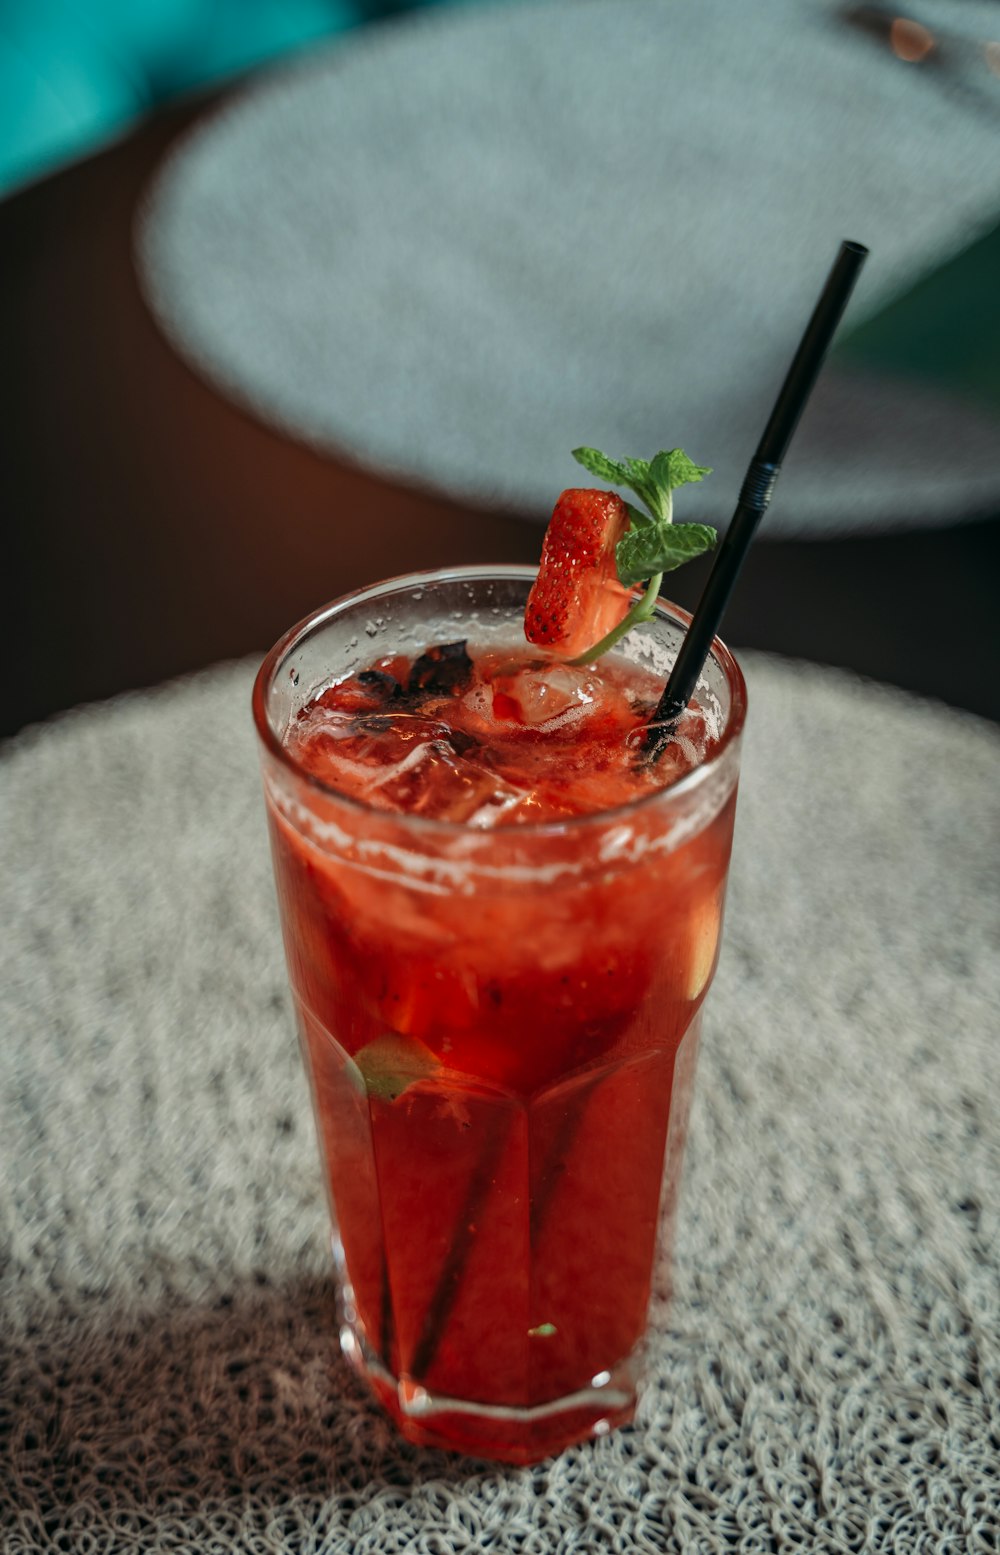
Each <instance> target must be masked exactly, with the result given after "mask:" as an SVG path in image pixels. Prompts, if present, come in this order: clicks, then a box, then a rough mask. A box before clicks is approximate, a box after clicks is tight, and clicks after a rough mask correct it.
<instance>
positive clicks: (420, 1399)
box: [340, 1323, 639, 1465]
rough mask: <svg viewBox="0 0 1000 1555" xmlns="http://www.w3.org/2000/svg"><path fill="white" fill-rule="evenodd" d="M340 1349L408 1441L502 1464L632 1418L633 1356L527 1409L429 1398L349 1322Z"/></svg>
mask: <svg viewBox="0 0 1000 1555" xmlns="http://www.w3.org/2000/svg"><path fill="white" fill-rule="evenodd" d="M340 1347H341V1349H342V1350H343V1352H344V1355H345V1356H346V1357H347V1359H348V1361H350V1363H351V1365H352V1366H353V1367H354V1369H355V1371H357V1372H358V1373H359V1374H360V1375H361V1376H362V1377H363V1378H364V1379H365V1381H366V1382H367V1383H368V1386H369V1387H370V1388H371V1390H372V1392H373V1393H374V1395H375V1397H376V1398H377V1399H378V1401H379V1403H380V1404H381V1405H382V1407H383V1408H384V1409H385V1410H386V1412H387V1413H388V1414H389V1415H390V1416H391V1418H392V1419H393V1421H394V1422H395V1424H396V1427H397V1428H398V1430H399V1431H400V1433H401V1434H402V1435H403V1436H405V1437H406V1439H407V1441H410V1442H414V1443H415V1444H416V1445H417V1446H420V1447H443V1448H445V1449H446V1450H448V1451H450V1452H461V1453H465V1454H466V1455H467V1456H469V1457H473V1458H475V1457H482V1458H490V1459H493V1460H494V1461H499V1462H501V1463H516V1464H521V1465H524V1464H529V1463H538V1462H540V1461H541V1460H542V1459H543V1458H549V1457H552V1456H553V1454H555V1453H558V1452H561V1451H562V1450H563V1448H564V1447H571V1446H572V1445H573V1444H574V1443H576V1442H584V1441H588V1440H590V1439H591V1438H592V1437H597V1436H607V1434H608V1432H609V1431H612V1430H614V1429H615V1428H616V1427H618V1426H620V1425H627V1424H628V1422H629V1421H630V1420H631V1419H632V1416H633V1415H634V1413H635V1405H636V1384H637V1377H638V1372H639V1357H638V1355H636V1354H633V1355H630V1356H629V1357H628V1358H627V1359H626V1360H625V1361H621V1362H619V1363H618V1364H616V1365H615V1366H614V1367H612V1368H610V1369H608V1370H606V1371H600V1372H598V1373H597V1375H596V1376H595V1377H593V1378H592V1379H591V1382H590V1385H589V1387H586V1388H582V1389H580V1390H579V1391H578V1392H576V1393H571V1394H569V1395H568V1396H567V1397H565V1398H556V1399H551V1400H548V1401H547V1402H545V1403H543V1404H533V1405H531V1406H530V1407H529V1408H526V1409H518V1408H514V1407H513V1406H509V1405H500V1404H484V1403H480V1402H477V1401H476V1400H474V1399H460V1398H450V1397H449V1396H448V1395H447V1394H443V1393H431V1392H429V1391H428V1390H427V1388H425V1387H422V1386H421V1385H420V1384H419V1383H416V1382H414V1381H412V1379H411V1378H409V1377H405V1376H403V1377H394V1376H393V1374H392V1373H391V1372H390V1371H389V1369H388V1367H387V1366H386V1365H385V1363H384V1362H383V1361H382V1359H381V1357H380V1356H378V1355H376V1354H375V1353H374V1352H373V1351H372V1350H371V1348H370V1346H369V1345H368V1344H367V1343H366V1342H365V1339H364V1336H363V1335H362V1334H360V1333H359V1332H358V1331H357V1330H356V1329H355V1328H353V1327H352V1326H351V1324H350V1323H344V1324H342V1325H341V1329H340Z"/></svg>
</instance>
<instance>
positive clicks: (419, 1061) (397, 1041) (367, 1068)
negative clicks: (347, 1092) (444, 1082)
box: [354, 1031, 441, 1101]
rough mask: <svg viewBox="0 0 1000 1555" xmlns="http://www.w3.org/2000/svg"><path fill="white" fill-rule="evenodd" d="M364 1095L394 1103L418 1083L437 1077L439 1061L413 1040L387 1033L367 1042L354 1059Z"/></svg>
mask: <svg viewBox="0 0 1000 1555" xmlns="http://www.w3.org/2000/svg"><path fill="white" fill-rule="evenodd" d="M354 1064H355V1066H356V1068H357V1069H358V1070H359V1072H360V1077H361V1080H362V1082H363V1083H364V1088H365V1091H366V1092H367V1094H368V1095H369V1096H378V1097H379V1098H380V1100H382V1101H396V1100H397V1098H398V1097H400V1096H402V1094H403V1092H404V1091H405V1090H408V1089H409V1087H410V1086H411V1085H415V1084H416V1083H417V1081H418V1080H428V1079H430V1077H431V1076H432V1075H435V1074H437V1073H438V1071H439V1070H440V1068H441V1063H440V1061H439V1060H438V1059H437V1058H435V1056H434V1054H433V1053H432V1052H431V1050H430V1048H429V1047H426V1046H425V1045H424V1043H423V1042H418V1041H417V1039H416V1037H403V1036H400V1035H399V1033H398V1032H395V1031H387V1032H385V1033H384V1034H383V1035H382V1036H381V1037H376V1038H375V1040H374V1041H373V1042H366V1043H365V1045H364V1047H363V1048H360V1049H359V1051H358V1052H357V1053H355V1055H354Z"/></svg>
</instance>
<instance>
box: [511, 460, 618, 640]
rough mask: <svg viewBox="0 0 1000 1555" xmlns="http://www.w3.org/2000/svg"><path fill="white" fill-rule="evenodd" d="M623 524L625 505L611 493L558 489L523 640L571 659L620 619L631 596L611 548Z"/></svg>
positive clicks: (614, 544) (528, 604) (525, 615)
mask: <svg viewBox="0 0 1000 1555" xmlns="http://www.w3.org/2000/svg"><path fill="white" fill-rule="evenodd" d="M628 522H629V520H628V509H627V508H626V506H625V504H624V502H623V501H622V499H621V497H617V496H615V494H614V492H612V491H588V490H583V489H577V488H571V489H570V490H569V491H564V492H563V494H562V496H561V497H560V498H559V500H558V502H557V503H556V505H555V508H554V509H553V512H552V517H551V519H550V520H549V527H548V529H547V530H546V531H545V540H544V543H543V545H542V560H541V563H540V565H539V568H538V577H537V578H536V579H535V582H534V585H533V587H532V590H531V593H530V594H529V596H528V603H527V606H526V607H525V612H524V635H525V637H526V638H527V639H528V641H529V643H535V644H537V645H538V646H539V647H545V648H553V649H555V650H556V652H557V654H558V655H559V657H560V658H566V659H574V658H576V656H577V654H580V653H584V652H585V651H586V650H587V649H588V648H590V647H592V646H593V644H594V643H596V642H599V641H600V639H601V638H602V637H604V636H605V635H606V633H608V632H610V631H612V630H613V628H614V627H616V626H617V625H618V623H619V622H620V621H622V620H624V618H625V616H626V615H627V614H628V611H629V606H630V604H631V594H630V592H629V590H628V589H627V588H624V587H623V586H622V584H621V583H619V581H618V573H617V571H616V568H615V546H616V545H617V544H618V541H619V540H620V539H621V537H622V535H623V534H624V533H625V531H626V529H627V528H628Z"/></svg>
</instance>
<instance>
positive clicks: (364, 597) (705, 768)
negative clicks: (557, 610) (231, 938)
mask: <svg viewBox="0 0 1000 1555" xmlns="http://www.w3.org/2000/svg"><path fill="white" fill-rule="evenodd" d="M537 571H538V569H537V567H533V566H530V565H527V564H525V563H520V562H506V563H499V564H495V565H489V564H483V563H476V564H472V565H469V566H458V567H431V568H427V569H426V570H423V571H420V572H407V573H401V574H399V575H398V576H397V577H392V578H385V579H383V580H382V581H381V582H378V583H369V584H365V585H364V586H363V587H362V588H358V589H352V590H351V591H350V592H349V593H347V594H341V595H339V596H338V597H337V598H336V599H334V600H331V601H330V602H329V603H328V604H325V605H320V606H319V607H318V608H317V609H315V610H312V611H310V612H309V614H308V615H306V616H303V617H302V619H301V620H300V621H297V622H296V623H295V625H294V626H291V627H289V629H288V631H286V632H284V633H283V634H282V636H281V637H279V639H278V641H277V642H276V643H275V644H274V646H273V648H271V649H270V650H269V652H268V653H267V654H266V655H265V657H264V661H263V663H262V664H261V666H260V669H259V670H258V671H257V674H256V676H255V678H254V683H253V693H252V698H251V705H252V710H253V719H254V723H255V725H256V728H257V735H258V738H259V739H260V741H261V743H262V745H263V747H264V749H265V750H266V751H267V753H268V754H269V755H270V756H272V757H273V758H274V759H275V760H276V761H278V762H279V764H280V765H281V766H282V767H284V768H285V769H286V770H287V771H289V772H291V773H293V774H294V775H295V776H296V777H297V778H298V779H299V780H300V781H301V782H305V783H306V784H308V785H309V787H310V788H312V789H314V790H315V791H316V792H317V793H320V794H322V795H323V796H324V797H325V798H327V799H333V800H335V801H336V802H337V803H338V804H342V805H345V806H347V808H348V809H349V810H351V811H353V812H355V813H356V814H358V815H368V816H373V817H375V818H376V819H379V820H381V821H389V822H395V823H397V824H402V825H403V826H404V827H406V828H412V829H413V830H414V831H415V832H417V833H423V834H424V835H431V834H433V833H438V834H439V835H440V834H446V835H449V836H456V835H464V836H466V837H468V836H470V835H477V834H480V835H482V836H484V837H486V836H488V837H493V838H496V836H497V834H498V833H505V834H508V835H509V834H514V835H515V836H521V837H527V836H539V835H549V836H555V835H560V836H562V835H565V834H566V833H567V832H568V831H569V832H572V831H576V830H577V829H578V828H580V829H584V828H586V827H588V826H593V825H594V824H595V823H596V824H601V825H606V824H607V823H608V822H609V821H616V820H622V819H624V818H626V817H629V816H632V815H637V814H639V813H640V812H645V811H646V810H648V809H649V808H650V807H652V806H655V805H657V804H663V803H665V802H671V803H672V802H674V801H675V800H677V799H678V798H681V797H684V796H686V795H687V794H689V793H691V792H692V790H694V789H696V788H698V787H700V786H701V784H702V783H704V782H705V781H706V780H707V778H708V777H709V776H710V775H711V774H713V773H715V772H716V771H718V769H719V767H720V765H721V763H722V761H723V760H724V758H725V757H726V756H727V755H728V752H729V749H730V747H731V746H732V745H733V744H734V743H735V741H736V740H737V739H738V738H739V736H740V734H741V733H742V730H743V725H744V722H745V720H746V710H747V688H746V681H745V679H744V677H743V671H742V669H741V668H740V666H739V663H738V661H737V659H736V657H735V655H734V654H733V653H732V652H731V650H730V649H729V648H727V647H726V644H725V643H724V642H723V641H722V639H721V637H714V638H713V639H712V643H711V647H710V648H709V654H710V656H711V657H712V658H714V659H715V660H716V662H717V663H718V665H719V667H720V669H721V670H722V672H723V674H724V675H725V678H726V682H727V684H728V686H729V692H730V698H731V702H730V709H729V715H728V717H727V719H726V726H725V729H724V730H723V733H722V735H721V737H720V740H719V744H718V746H717V748H716V750H715V751H714V752H713V754H712V755H711V756H710V757H709V759H708V760H707V761H702V762H699V763H698V765H697V766H696V767H692V768H691V770H690V771H689V772H686V773H685V774H684V776H683V777H681V778H678V779H677V781H676V782H674V783H668V784H667V785H666V786H665V787H663V788H657V789H653V790H652V791H651V792H650V793H645V794H640V795H637V797H636V798H635V799H629V800H626V801H625V803H624V804H620V805H614V806H612V807H611V808H610V809H607V810H594V811H590V812H588V813H587V814H585V815H570V816H561V817H559V818H558V819H556V820H542V821H525V822H523V823H522V824H520V825H518V826H505V827H488V828H487V827H472V826H469V825H467V824H466V823H465V822H464V821H449V820H442V819H437V818H435V817H432V816H427V815H410V814H408V813H407V812H405V811H395V810H385V809H381V808H379V807H378V806H376V805H371V804H366V803H365V801H364V800H363V799H358V798H356V797H355V796H354V795H353V794H346V793H344V792H343V791H342V790H341V789H339V788H335V787H334V785H333V784H332V783H327V782H324V780H323V779H322V778H319V777H316V776H315V774H314V773H312V772H309V771H307V769H306V768H305V767H303V766H302V765H301V764H300V763H299V762H298V761H297V760H296V759H295V758H294V757H293V756H292V755H291V753H290V752H289V750H288V748H287V746H285V745H284V744H283V743H282V741H281V739H280V738H279V737H278V734H277V733H276V731H275V729H274V727H273V725H272V723H271V719H270V717H269V716H268V710H267V697H268V692H269V691H270V689H271V687H272V686H273V684H274V682H275V679H276V676H277V672H278V669H279V667H280V665H281V664H282V662H283V661H284V659H285V658H286V657H287V655H288V654H289V653H291V651H292V650H293V649H294V648H295V647H297V646H298V645H299V644H300V643H302V642H304V641H305V640H306V638H307V637H311V636H313V635H314V634H315V633H316V632H318V631H320V630H321V629H322V628H323V627H324V626H325V625H326V624H327V622H328V621H331V620H332V619H333V618H334V617H335V616H338V615H341V614H343V613H344V611H345V610H347V609H349V608H350V607H351V606H352V605H356V604H360V603H362V602H364V603H374V602H375V601H376V600H378V599H384V598H386V597H387V596H388V595H395V594H401V593H403V592H404V591H405V590H407V589H416V588H422V587H426V586H427V585H428V584H431V583H452V582H454V583H470V582H487V583H488V582H492V581H497V582H500V581H504V580H508V581H514V582H529V581H531V580H533V579H534V578H535V576H536V574H537ZM655 615H656V616H658V617H659V618H660V619H663V620H668V621H674V622H675V623H677V624H679V625H681V626H684V627H688V626H690V624H691V612H690V611H689V610H685V609H684V608H683V606H681V605H675V604H674V603H673V602H672V601H671V600H667V599H663V598H662V597H660V598H659V599H657V602H656V609H655Z"/></svg>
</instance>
